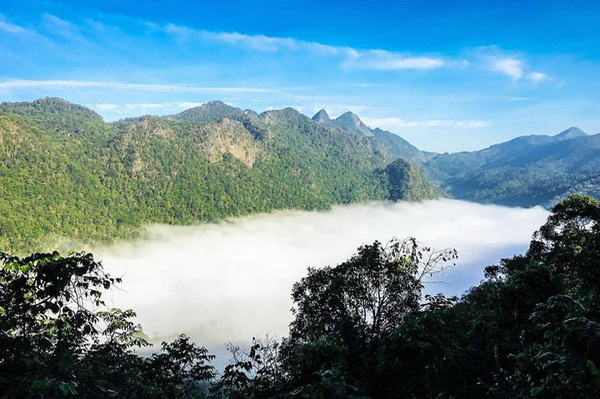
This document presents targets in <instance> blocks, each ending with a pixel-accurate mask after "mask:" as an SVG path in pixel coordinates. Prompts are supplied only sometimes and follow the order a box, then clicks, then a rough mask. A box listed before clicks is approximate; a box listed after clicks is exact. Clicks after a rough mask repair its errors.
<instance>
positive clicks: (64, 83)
mask: <svg viewBox="0 0 600 399" xmlns="http://www.w3.org/2000/svg"><path fill="white" fill-rule="evenodd" d="M30 88H52V89H56V88H98V89H117V90H140V91H155V92H182V93H270V92H273V90H270V89H262V88H254V87H210V86H193V85H170V84H169V85H163V84H144V83H119V82H99V81H85V80H9V81H6V82H0V89H30Z"/></svg>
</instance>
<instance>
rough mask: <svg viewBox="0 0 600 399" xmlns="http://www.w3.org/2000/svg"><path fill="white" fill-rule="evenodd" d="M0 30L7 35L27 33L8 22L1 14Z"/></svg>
mask: <svg viewBox="0 0 600 399" xmlns="http://www.w3.org/2000/svg"><path fill="white" fill-rule="evenodd" d="M0 30H3V31H5V32H8V33H25V32H27V30H26V29H25V28H22V27H20V26H19V25H15V24H13V23H10V22H8V21H7V20H6V19H5V18H4V16H3V15H2V14H0Z"/></svg>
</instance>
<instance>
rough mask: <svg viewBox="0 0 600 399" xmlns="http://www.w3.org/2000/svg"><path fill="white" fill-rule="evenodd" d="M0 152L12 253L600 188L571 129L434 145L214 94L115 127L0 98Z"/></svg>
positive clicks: (1, 240) (4, 231)
mask: <svg viewBox="0 0 600 399" xmlns="http://www.w3.org/2000/svg"><path fill="white" fill-rule="evenodd" d="M0 159H1V160H2V162H1V164H0V212H1V214H2V216H3V217H2V219H0V249H7V250H12V251H15V250H17V251H19V250H31V249H36V250H38V249H43V248H45V247H46V246H47V247H49V246H52V245H54V244H55V241H56V239H58V238H61V237H70V238H76V239H78V240H82V241H87V242H96V241H102V242H106V241H111V240H114V239H119V238H130V237H135V236H137V235H138V234H139V233H140V231H141V226H143V225H144V224H147V223H170V224H191V223H200V222H209V221H215V220H220V219H223V218H227V217H231V216H240V215H247V214H252V213H257V212H268V211H271V210H274V209H327V208H329V207H330V206H331V205H333V204H340V203H351V202H359V201H369V200H393V201H395V200H421V199H427V198H435V197H439V196H441V195H444V193H446V194H445V195H450V196H453V197H455V198H460V199H467V200H471V201H477V202H482V203H497V204H505V205H513V206H532V205H550V204H552V203H553V202H555V201H556V200H558V199H560V198H562V197H564V196H566V195H567V194H569V193H572V192H583V193H586V194H591V195H595V196H596V197H599V196H600V193H599V187H600V177H599V173H598V171H599V170H600V164H599V163H600V135H591V136H590V135H587V134H585V133H584V132H582V131H581V130H579V129H577V128H571V129H568V130H566V131H564V132H562V133H560V134H558V135H556V136H523V137H518V138H516V139H513V140H511V141H508V142H506V143H501V144H497V145H494V146H491V147H489V148H486V149H483V150H480V151H473V152H461V153H456V154H435V153H430V152H425V151H421V150H419V149H418V148H416V147H415V146H413V145H412V144H410V143H409V142H407V141H406V140H404V139H402V138H401V137H400V136H398V135H396V134H394V133H391V132H388V131H385V130H381V129H378V128H375V129H371V128H370V127H368V126H367V125H366V124H364V123H363V122H362V121H361V120H360V118H359V117H358V116H357V115H355V114H353V113H351V112H346V113H344V114H342V115H341V116H339V117H338V118H336V119H332V118H331V117H330V116H329V115H328V114H327V112H326V111H325V110H321V111H319V112H318V113H317V114H316V115H314V116H313V117H312V118H309V117H307V116H305V115H302V114H300V113H299V112H298V111H296V110H294V109H292V108H285V109H282V110H274V111H267V112H263V113H261V114H258V113H256V112H254V111H251V110H242V109H239V108H236V107H232V106H229V105H227V104H225V103H223V102H220V101H213V102H209V103H206V104H203V105H201V106H199V107H195V108H192V109H189V110H186V111H183V112H181V113H179V114H176V115H169V116H165V117H156V116H142V117H138V118H128V119H124V120H120V121H117V122H112V123H106V122H104V121H103V119H102V118H101V117H100V116H99V115H98V114H96V113H95V112H93V111H92V110H90V109H88V108H86V107H83V106H80V105H77V104H72V103H69V102H67V101H64V100H61V99H57V98H45V99H40V100H36V101H33V102H22V103H1V104H0Z"/></svg>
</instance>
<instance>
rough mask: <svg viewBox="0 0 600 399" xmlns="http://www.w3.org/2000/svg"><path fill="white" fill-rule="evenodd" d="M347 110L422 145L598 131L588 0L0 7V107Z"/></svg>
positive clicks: (596, 28)
mask: <svg viewBox="0 0 600 399" xmlns="http://www.w3.org/2000/svg"><path fill="white" fill-rule="evenodd" d="M46 96H54V97H61V98H64V99H66V100H68V101H72V102H75V103H78V104H83V105H85V106H88V107H90V108H92V109H93V110H95V111H96V112H98V113H99V114H100V115H102V116H103V117H104V118H105V120H107V121H114V120H118V119H121V118H124V117H131V116H140V115H144V114H155V115H167V114H173V113H177V112H180V111H182V110H184V109H187V108H190V107H193V106H197V105H200V104H202V103H205V102H207V101H211V100H222V101H224V102H226V103H228V104H231V105H234V106H237V107H240V108H244V109H246V108H248V109H253V110H255V111H257V112H263V111H265V110H271V109H279V108H284V107H293V108H295V109H297V110H298V111H300V112H302V113H304V114H306V115H308V116H312V115H313V114H314V113H316V112H317V111H318V110H319V109H321V108H324V109H326V110H327V111H328V112H329V114H330V115H331V116H332V117H336V116H339V115H340V114H342V113H344V112H346V111H352V112H354V113H356V114H357V115H359V116H360V117H361V119H362V120H363V121H364V122H365V123H367V124H368V125H369V126H371V127H372V128H375V127H380V128H383V129H387V130H390V131H392V132H394V133H397V134H399V135H400V136H402V137H403V138H405V139H407V140H408V141H410V142H411V143H413V144H414V145H416V146H417V147H419V148H420V149H422V150H427V151H437V152H446V151H448V152H456V151H463V150H474V149H481V148H484V147H487V146H489V145H492V144H494V143H497V142H501V141H506V140H509V139H511V138H513V137H516V136H520V135H527V134H557V133H559V132H560V131H562V130H565V129H567V128H569V127H571V126H578V127H579V128H581V129H582V130H584V131H586V132H587V133H590V134H593V133H598V132H600V2H598V1H596V0H586V1H581V0H548V1H525V2H524V1H502V2H499V1H496V0H495V1H488V0H478V1H458V0H457V1H447V0H399V1H376V0H371V1H356V0H345V1H323V0H322V1H319V2H317V1H300V0H296V1H289V0H278V1H275V0H262V1H259V0H249V1H229V0H224V1H193V2H192V1H185V2H184V1H175V0H165V1H150V0H145V1H141V0H129V1H91V0H77V1H69V0H63V1H56V0H2V2H1V3H0V101H31V100H34V99H37V98H41V97H46Z"/></svg>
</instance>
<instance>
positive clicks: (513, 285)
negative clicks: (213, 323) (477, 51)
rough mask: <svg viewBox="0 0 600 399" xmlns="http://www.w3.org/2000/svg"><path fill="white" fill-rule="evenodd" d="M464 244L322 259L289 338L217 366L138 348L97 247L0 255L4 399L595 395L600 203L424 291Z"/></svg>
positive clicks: (586, 200) (135, 329)
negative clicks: (114, 303) (475, 279)
mask: <svg viewBox="0 0 600 399" xmlns="http://www.w3.org/2000/svg"><path fill="white" fill-rule="evenodd" d="M455 257H456V252H455V251H453V250H436V249H433V248H429V247H427V246H424V245H423V244H420V243H419V242H418V241H416V240H415V239H410V238H409V239H406V240H403V241H399V240H392V241H390V242H389V243H388V244H385V245H384V244H382V243H379V242H374V243H373V244H368V245H364V246H362V247H360V248H359V249H358V251H357V253H356V254H355V255H354V256H353V257H352V258H350V259H349V260H347V261H345V262H343V263H341V264H339V265H337V266H335V267H323V268H314V269H313V268H310V269H308V273H307V275H306V276H305V277H304V278H302V279H301V280H300V281H298V282H297V283H296V284H295V285H294V286H293V288H292V299H293V301H294V308H293V315H294V320H293V322H292V323H291V325H290V328H289V334H288V336H287V337H286V338H284V339H283V340H282V341H281V342H277V341H274V340H273V339H269V338H268V337H267V338H265V339H254V340H253V341H252V342H251V344H250V346H249V347H248V348H239V347H235V346H231V347H230V348H231V351H232V357H233V361H232V363H231V364H229V365H228V366H227V367H226V368H225V370H224V371H223V372H222V373H220V374H218V375H217V373H216V372H215V369H214V368H213V367H212V366H211V364H210V361H211V360H212V358H213V356H212V355H210V354H209V353H208V352H207V350H206V349H204V348H202V347H199V346H197V345H196V344H194V343H192V342H191V341H190V339H189V338H188V337H186V336H180V337H179V338H178V339H176V340H175V341H173V342H171V343H167V342H165V343H163V345H162V350H161V351H159V352H156V353H154V354H152V355H150V356H146V357H142V356H140V355H139V354H138V353H137V352H136V351H135V350H136V349H137V348H139V347H143V346H144V345H147V343H146V341H145V339H144V335H143V332H142V328H141V326H138V325H136V324H134V323H133V322H132V321H131V318H132V317H133V316H134V315H135V313H134V312H133V311H132V310H125V311H123V310H119V309H105V307H104V304H103V299H102V298H103V295H104V293H105V291H106V290H108V289H110V288H111V287H112V286H113V285H114V284H118V282H119V281H118V280H117V279H113V278H111V277H110V276H107V275H106V274H105V273H104V272H103V270H102V267H101V264H100V263H98V262H96V261H95V260H94V258H93V256H92V255H90V254H85V253H79V254H72V255H69V256H66V257H62V256H61V255H59V254H58V253H57V252H54V253H36V254H33V255H30V256H27V257H22V258H19V257H15V256H11V255H8V254H6V253H2V254H1V256H0V259H1V263H2V268H1V269H0V288H1V289H0V397H3V398H13V397H14V398H24V397H32V398H42V397H75V396H77V397H90V398H95V397H97V398H104V397H127V398H162V397H174V398H176V397H177V398H195V397H209V398H482V397H488V398H548V399H550V398H597V397H598V395H599V393H600V368H599V367H600V286H599V284H598V281H600V202H599V201H598V200H595V199H593V198H591V197H586V196H582V195H576V196H571V197H569V198H568V199H566V200H563V201H561V202H560V203H558V204H557V205H556V206H555V207H554V208H553V209H552V213H551V215H550V216H549V217H548V219H547V222H546V223H545V224H544V225H543V226H541V227H540V229H539V230H538V231H537V232H535V234H534V235H533V239H532V241H531V244H530V246H529V249H528V250H527V252H526V253H525V254H523V255H519V256H515V257H513V258H510V259H503V260H502V261H501V262H500V263H499V264H498V265H496V266H488V267H486V269H485V276H486V277H485V279H484V280H483V281H482V282H481V283H480V284H479V285H478V286H476V287H473V288H471V289H470V291H469V292H468V293H467V294H466V295H464V296H463V297H462V298H460V299H459V298H447V297H444V296H443V295H441V294H440V295H434V296H425V297H423V296H422V290H423V284H424V283H423V279H422V277H423V275H424V274H427V273H436V272H437V271H439V270H441V269H443V268H445V267H448V266H451V264H452V262H453V260H454V259H455ZM223 317H226V315H224V316H223Z"/></svg>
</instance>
